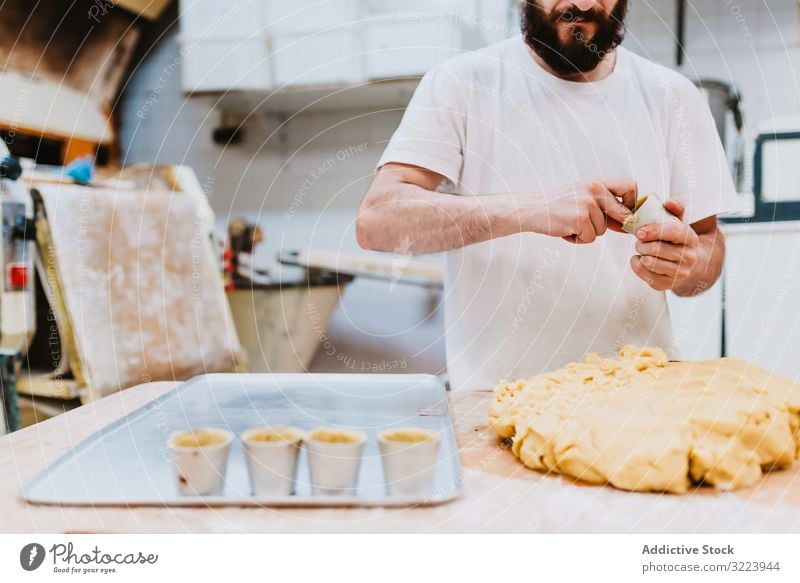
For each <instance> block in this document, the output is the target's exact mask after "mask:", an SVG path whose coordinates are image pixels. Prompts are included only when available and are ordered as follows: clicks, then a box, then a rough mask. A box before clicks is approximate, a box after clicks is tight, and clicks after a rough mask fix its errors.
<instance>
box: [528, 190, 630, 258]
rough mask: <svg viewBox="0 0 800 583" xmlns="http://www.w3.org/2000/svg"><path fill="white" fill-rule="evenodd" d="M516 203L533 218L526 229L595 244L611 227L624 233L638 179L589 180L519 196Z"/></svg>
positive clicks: (576, 241) (571, 240)
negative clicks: (623, 225)
mask: <svg viewBox="0 0 800 583" xmlns="http://www.w3.org/2000/svg"><path fill="white" fill-rule="evenodd" d="M515 203H516V205H517V206H516V207H515V208H516V210H517V212H519V213H520V214H521V215H522V216H528V217H530V218H529V220H528V221H525V222H526V223H527V224H524V225H523V229H522V230H525V231H533V232H537V233H542V234H544V235H550V236H553V237H561V238H562V239H565V240H566V241H569V242H570V243H578V244H586V243H594V241H595V240H596V239H597V238H598V237H601V236H602V235H604V234H605V233H606V231H607V230H608V229H611V230H613V231H617V232H622V222H623V221H624V220H625V219H626V218H627V217H628V216H630V214H631V212H632V210H631V209H633V207H634V205H635V204H636V182H634V181H632V180H624V179H597V180H587V181H584V182H579V183H577V184H571V185H569V186H565V187H561V188H557V189H554V190H551V191H547V192H545V193H542V194H536V195H518V196H516V197H515Z"/></svg>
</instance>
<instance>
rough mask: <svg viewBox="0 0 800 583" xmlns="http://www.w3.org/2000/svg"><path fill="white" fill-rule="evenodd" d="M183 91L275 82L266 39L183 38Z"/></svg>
mask: <svg viewBox="0 0 800 583" xmlns="http://www.w3.org/2000/svg"><path fill="white" fill-rule="evenodd" d="M181 53H182V59H181V61H182V64H181V84H182V87H183V90H184V91H188V92H203V91H230V90H236V91H248V90H264V89H267V88H269V87H271V86H272V85H273V79H272V75H271V68H270V62H269V61H270V58H271V51H270V44H269V41H268V40H267V39H264V38H259V37H256V38H253V39H238V38H237V39H216V38H214V39H212V38H206V39H185V38H184V39H182V40H181Z"/></svg>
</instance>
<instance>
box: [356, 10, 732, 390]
mask: <svg viewBox="0 0 800 583" xmlns="http://www.w3.org/2000/svg"><path fill="white" fill-rule="evenodd" d="M521 10H522V35H521V36H517V37H515V38H511V39H509V40H506V41H503V42H500V43H498V44H495V45H492V46H489V47H487V48H484V49H482V50H479V51H476V52H471V53H466V54H463V55H460V56H458V57H456V58H454V59H451V60H449V61H447V62H445V63H443V64H442V65H439V66H437V67H436V68H434V69H433V70H431V71H430V72H429V73H428V74H427V75H425V77H424V78H423V79H422V81H421V82H420V85H419V86H418V88H417V90H416V92H415V94H414V97H413V99H412V101H411V103H410V105H409V107H408V109H407V111H406V112H405V115H404V117H403V120H402V122H401V124H400V127H399V128H398V129H397V131H396V133H395V134H394V136H393V137H392V140H391V142H390V143H389V145H388V147H387V148H386V151H385V153H384V154H383V156H382V158H381V160H380V162H379V164H378V171H377V174H376V176H375V179H374V181H373V184H372V185H371V187H370V189H369V192H368V193H367V195H366V196H365V198H364V201H363V203H362V205H361V208H360V209H359V212H358V217H357V224H356V231H357V237H358V241H359V244H360V245H361V246H362V247H364V248H367V249H374V250H379V251H388V252H392V251H396V250H404V251H405V250H408V251H410V253H412V254H421V253H433V252H447V268H446V280H445V292H444V293H445V322H446V348H447V365H448V371H449V374H450V380H451V385H452V387H453V388H454V389H466V388H484V389H485V388H490V387H492V386H494V384H495V383H496V382H497V381H498V380H499V379H502V378H512V379H513V378H527V377H530V376H532V375H534V374H538V373H540V372H543V371H545V370H551V369H554V368H557V367H559V366H562V365H564V364H566V363H567V362H571V361H576V360H581V359H583V357H584V356H585V355H586V353H587V352H598V353H600V354H603V355H610V354H611V353H612V352H614V351H616V350H618V349H619V348H620V347H621V346H622V345H624V344H636V345H642V346H643V345H651V346H660V347H662V348H664V349H665V350H667V352H668V353H669V354H670V355H671V356H672V357H678V352H677V348H676V346H675V344H674V341H673V335H672V327H671V324H670V319H669V310H668V307H667V298H666V292H667V291H668V290H670V291H671V292H673V293H675V294H677V295H679V296H692V295H696V294H699V293H702V292H703V291H704V290H707V289H708V288H709V287H711V286H712V285H713V284H714V282H715V281H716V280H717V279H718V278H719V276H720V272H721V269H722V264H723V259H724V253H725V250H724V239H723V236H722V233H721V232H720V230H719V229H718V226H717V215H718V214H721V213H726V212H733V211H735V210H738V208H739V203H738V198H737V195H736V192H735V189H734V186H733V181H732V179H731V176H730V173H729V171H728V166H727V162H726V159H725V155H724V152H723V149H722V145H721V143H720V140H719V137H718V134H717V132H716V129H715V125H714V121H713V118H712V116H711V113H710V111H709V107H708V104H707V102H706V100H705V99H704V97H703V96H702V94H701V93H700V92H699V91H698V90H697V89H696V88H695V86H694V85H693V84H692V83H691V82H690V81H688V80H687V79H685V78H684V77H682V76H681V75H679V74H678V73H676V72H674V71H671V70H669V69H667V68H665V67H663V66H660V65H657V64H655V63H652V62H650V61H648V60H646V59H644V58H642V57H639V56H637V55H635V54H634V53H632V52H630V51H628V50H626V49H625V48H622V47H620V46H619V45H620V43H621V42H622V40H623V36H624V32H625V25H624V22H625V17H626V14H627V10H628V1H627V0H597V1H589V0H578V1H576V0H572V1H563V0H536V1H528V2H524V3H522V6H521ZM637 193H641V194H645V193H654V194H656V195H657V196H658V197H659V198H660V199H662V200H664V201H666V203H665V207H666V209H667V210H668V211H669V212H671V213H672V214H674V215H676V216H677V217H678V218H680V219H681V220H682V221H681V222H679V221H673V222H665V223H660V224H654V225H650V226H646V227H643V228H641V229H639V230H638V231H637V232H636V233H635V235H633V236H632V235H628V234H625V233H623V232H622V231H621V228H620V226H621V223H622V222H623V221H624V220H625V219H626V218H627V217H628V216H630V214H631V212H632V209H633V208H634V206H635V202H636V199H637Z"/></svg>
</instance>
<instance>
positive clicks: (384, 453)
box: [378, 428, 441, 496]
mask: <svg viewBox="0 0 800 583" xmlns="http://www.w3.org/2000/svg"><path fill="white" fill-rule="evenodd" d="M440 441H441V439H440V437H439V435H438V434H437V433H435V432H433V431H428V430H427V429H417V428H403V429H387V430H386V431H383V432H381V433H380V434H379V435H378V446H379V447H380V450H381V458H382V461H383V475H384V478H385V480H386V487H387V489H388V491H389V494H390V495H392V496H424V495H426V494H428V493H430V491H431V490H432V489H433V479H434V477H435V474H436V462H437V457H438V454H439V443H440Z"/></svg>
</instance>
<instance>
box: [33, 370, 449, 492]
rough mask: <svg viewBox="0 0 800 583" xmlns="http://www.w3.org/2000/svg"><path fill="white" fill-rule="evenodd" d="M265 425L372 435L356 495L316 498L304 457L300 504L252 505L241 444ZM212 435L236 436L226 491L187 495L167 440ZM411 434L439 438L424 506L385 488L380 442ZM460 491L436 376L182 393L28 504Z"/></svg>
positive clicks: (72, 463) (88, 448) (216, 384)
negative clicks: (195, 431) (388, 433)
mask: <svg viewBox="0 0 800 583" xmlns="http://www.w3.org/2000/svg"><path fill="white" fill-rule="evenodd" d="M263 425H294V426H297V427H300V428H302V429H306V430H307V429H312V428H314V427H318V426H321V425H331V426H338V427H346V428H355V429H360V430H362V431H364V432H365V433H367V436H368V439H367V444H366V447H365V448H364V457H363V459H362V464H361V471H360V475H359V483H358V488H357V491H356V493H355V495H348V496H315V495H312V493H311V485H310V482H309V474H308V464H307V461H306V454H305V451H303V452H301V454H300V469H299V474H298V478H297V488H296V493H295V494H294V495H292V496H285V497H277V498H264V497H259V496H253V495H251V492H250V483H249V479H248V473H247V466H246V463H245V457H244V449H243V447H242V444H241V441H240V440H239V435H240V434H241V433H242V432H243V431H244V430H245V429H248V428H251V427H257V426H263ZM209 426H213V427H220V428H224V429H228V430H230V431H231V432H233V434H234V435H235V436H236V440H234V443H233V444H232V446H231V451H230V456H229V458H228V469H227V472H226V475H225V488H224V490H223V492H222V494H218V495H214V496H187V495H181V494H180V493H179V492H178V485H177V480H176V478H175V474H174V472H173V468H172V461H171V457H170V452H169V450H168V449H167V440H168V438H169V436H170V434H171V433H172V432H173V431H179V430H184V429H189V428H198V427H209ZM404 426H413V427H422V428H426V429H430V430H434V431H438V432H440V433H441V446H440V448H439V459H438V461H437V467H436V476H435V481H434V486H433V489H432V490H431V491H430V492H429V493H428V494H426V495H425V496H422V497H419V498H398V497H393V496H390V495H388V493H387V492H386V486H385V483H384V478H383V467H382V464H381V459H380V454H379V451H378V446H377V442H376V435H377V433H378V432H380V431H382V430H383V429H386V428H390V427H404ZM461 491H462V480H461V466H460V464H459V461H458V449H457V447H456V442H455V435H454V433H453V426H452V423H451V420H450V415H449V410H448V405H447V395H446V393H445V388H444V385H443V384H442V382H441V381H440V380H439V379H438V378H437V377H435V376H431V375H402V374H397V375H390V374H363V375H362V374H212V375H203V376H199V377H195V378H194V379H192V380H190V381H187V382H185V383H182V384H181V385H179V386H178V387H176V388H175V389H174V390H173V391H170V392H169V393H167V394H166V395H163V396H162V397H160V398H158V399H155V400H154V401H152V402H150V403H148V404H147V405H145V406H144V407H142V408H140V409H138V410H136V411H134V412H133V413H130V414H128V415H127V416H125V417H123V418H122V419H120V420H118V421H116V422H114V423H112V424H110V425H108V426H107V427H104V428H103V429H101V430H100V431H98V432H96V433H94V434H92V435H91V436H89V437H88V438H86V439H85V440H83V441H82V442H80V443H79V444H78V445H77V446H75V447H74V448H73V449H72V450H70V451H69V452H67V453H66V454H64V455H63V456H61V457H60V458H59V459H58V460H56V461H55V462H53V463H52V464H50V465H49V466H48V467H46V468H45V469H44V470H43V471H42V472H40V473H39V474H38V475H37V476H36V477H35V478H33V479H32V480H31V481H30V482H29V483H28V484H26V485H25V486H24V487H23V488H22V491H21V494H22V497H23V498H24V499H25V500H27V501H28V502H32V503H36V504H60V505H78V506H118V505H124V506H411V505H433V504H440V503H443V502H447V501H450V500H453V499H455V498H457V497H458V496H459V495H460V494H461Z"/></svg>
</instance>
